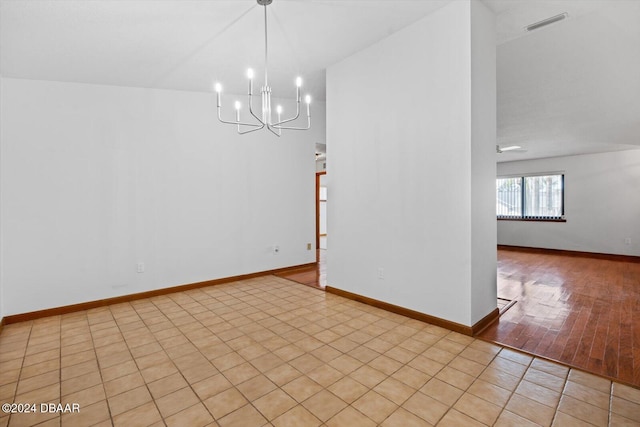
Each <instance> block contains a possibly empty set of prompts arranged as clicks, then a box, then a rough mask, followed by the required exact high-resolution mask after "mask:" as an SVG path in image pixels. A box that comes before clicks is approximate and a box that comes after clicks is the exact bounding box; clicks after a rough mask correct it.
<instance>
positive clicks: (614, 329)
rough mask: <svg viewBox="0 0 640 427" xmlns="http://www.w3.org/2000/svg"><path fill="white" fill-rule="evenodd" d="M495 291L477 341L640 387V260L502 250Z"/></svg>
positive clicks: (499, 257)
mask: <svg viewBox="0 0 640 427" xmlns="http://www.w3.org/2000/svg"><path fill="white" fill-rule="evenodd" d="M498 296H499V297H501V298H506V299H510V300H517V303H516V304H514V305H513V306H512V307H510V308H509V309H508V310H506V312H504V314H502V316H501V317H500V319H499V321H498V322H496V323H494V324H493V325H491V326H490V327H489V328H488V329H486V330H485V331H484V332H483V333H482V334H481V335H480V338H483V339H486V340H489V341H493V342H496V343H499V344H503V345H507V346H510V347H513V348H517V349H521V350H524V351H526V352H528V353H532V354H535V355H538V356H543V357H546V358H548V359H552V360H556V361H559V362H562V363H565V364H568V365H570V366H574V367H577V368H581V369H584V370H586V371H589V372H592V373H595V374H599V375H604V376H606V377H610V378H613V379H616V380H618V381H621V382H625V383H628V384H631V385H633V386H636V387H640V263H634V262H624V261H612V260H604V259H595V258H587V257H576V256H564V255H560V254H544V253H535V252H523V251H512V250H503V249H500V250H498Z"/></svg>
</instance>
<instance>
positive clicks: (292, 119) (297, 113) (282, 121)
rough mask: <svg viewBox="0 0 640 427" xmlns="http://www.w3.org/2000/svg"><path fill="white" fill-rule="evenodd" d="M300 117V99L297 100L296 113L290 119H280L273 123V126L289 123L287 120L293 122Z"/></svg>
mask: <svg viewBox="0 0 640 427" xmlns="http://www.w3.org/2000/svg"><path fill="white" fill-rule="evenodd" d="M298 117H300V100H298V101H297V102H296V115H295V116H293V117H291V118H290V119H284V120H280V121H279V122H277V123H273V124H272V125H271V126H280V125H281V124H284V123H287V122H292V121H294V120H295V119H297V118H298Z"/></svg>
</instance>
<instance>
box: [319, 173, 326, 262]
mask: <svg viewBox="0 0 640 427" xmlns="http://www.w3.org/2000/svg"><path fill="white" fill-rule="evenodd" d="M326 174H327V171H322V172H316V262H318V261H320V252H319V250H320V176H322V175H326Z"/></svg>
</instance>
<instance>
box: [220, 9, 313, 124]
mask: <svg viewBox="0 0 640 427" xmlns="http://www.w3.org/2000/svg"><path fill="white" fill-rule="evenodd" d="M272 1H273V0H257V2H258V4H259V5H261V6H264V86H262V88H261V90H260V94H261V98H262V99H261V100H262V111H261V112H258V113H256V112H255V110H254V109H253V99H254V94H253V78H254V72H253V70H252V69H251V68H250V69H249V70H247V78H248V79H249V91H248V94H247V96H248V99H247V105H248V107H249V108H248V110H249V117H248V118H249V121H247V120H246V119H241V117H240V112H241V110H242V104H241V103H240V101H236V102H235V105H234V106H235V110H236V118H235V120H224V119H223V118H222V112H221V110H222V85H221V84H220V83H216V84H215V91H216V94H217V99H218V102H217V105H218V106H217V110H218V120H220V121H221V122H222V123H226V124H230V125H236V126H237V127H238V133H239V134H241V135H243V134H246V133H249V132H255V131H257V130H260V129H264V128H265V127H266V128H267V129H268V130H270V131H271V132H272V133H273V134H275V135H276V136H280V135H281V134H282V130H307V129H309V128H310V127H311V112H310V104H311V96H309V95H307V96H305V103H306V104H307V126H306V127H295V126H284V125H285V124H286V123H289V122H292V121H294V120H296V119H297V118H298V117H300V103H301V95H300V88H301V87H302V78H301V77H297V78H296V80H295V84H296V114H295V116H293V117H290V118H286V119H283V118H282V112H283V110H282V106H281V105H277V106H276V110H275V116H276V117H275V120H274V117H273V114H272V109H271V87H270V86H269V78H268V73H267V64H268V48H267V5H270V4H271V2H272ZM245 114H246V113H245Z"/></svg>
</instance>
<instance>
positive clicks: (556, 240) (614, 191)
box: [498, 150, 640, 256]
mask: <svg viewBox="0 0 640 427" xmlns="http://www.w3.org/2000/svg"><path fill="white" fill-rule="evenodd" d="M540 172H563V173H564V179H565V199H564V200H565V216H566V218H567V222H566V223H546V222H522V221H498V243H499V244H502V245H514V246H527V247H534V248H549V249H564V250H573V251H583V252H595V253H606V254H620V255H634V256H640V192H639V191H640V150H630V151H618V152H612V153H602V154H586V155H581V156H568V157H556V158H550V159H540V160H529V161H521V162H505V163H499V164H498V176H501V175H515V174H528V173H540ZM627 237H629V238H631V245H626V244H625V238H627Z"/></svg>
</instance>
